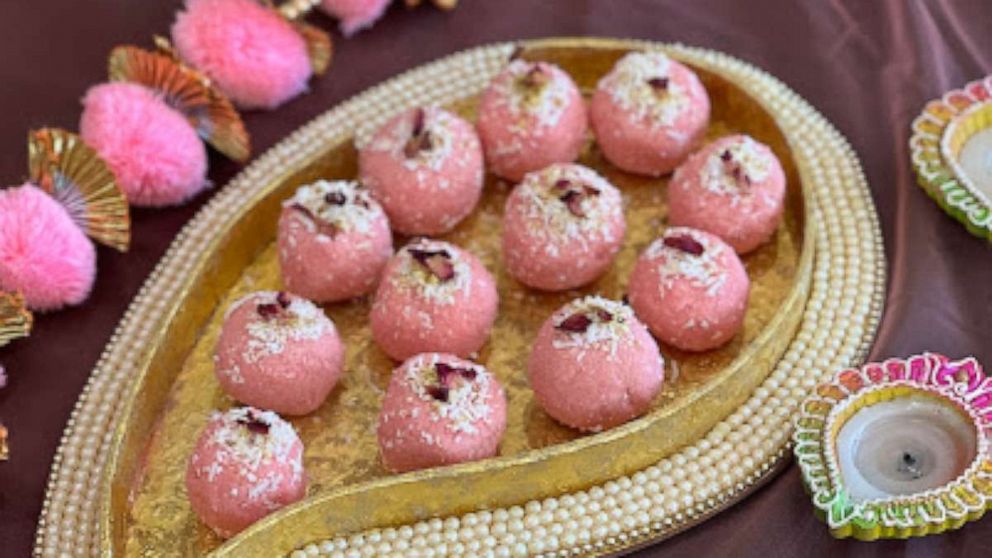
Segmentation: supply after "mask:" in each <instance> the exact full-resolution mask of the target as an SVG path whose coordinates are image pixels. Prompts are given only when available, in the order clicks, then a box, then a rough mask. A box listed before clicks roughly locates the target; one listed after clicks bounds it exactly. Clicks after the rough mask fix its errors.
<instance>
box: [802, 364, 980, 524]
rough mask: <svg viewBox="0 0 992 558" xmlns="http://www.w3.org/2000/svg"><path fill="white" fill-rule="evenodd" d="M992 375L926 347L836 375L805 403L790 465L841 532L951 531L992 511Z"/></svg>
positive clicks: (823, 514) (825, 516)
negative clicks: (922, 351)
mask: <svg viewBox="0 0 992 558" xmlns="http://www.w3.org/2000/svg"><path fill="white" fill-rule="evenodd" d="M990 436H992V378H987V377H986V376H985V374H984V372H983V371H982V367H981V366H980V365H979V364H978V362H977V361H976V360H975V359H974V358H966V359H964V360H959V361H953V362H952V361H950V360H949V359H948V358H947V357H945V356H942V355H938V354H933V353H925V354H922V355H917V356H913V357H910V358H908V359H905V360H903V359H891V360H887V361H885V362H882V363H872V364H867V365H865V366H863V367H862V368H860V369H848V370H843V371H841V372H839V373H837V374H836V375H835V376H834V377H833V378H832V380H830V381H829V382H828V383H825V384H821V385H820V386H818V387H817V389H816V391H815V392H814V394H812V395H811V396H810V397H808V398H807V399H806V400H805V401H804V402H803V404H802V407H801V410H800V414H799V417H798V418H797V420H796V429H795V432H794V433H793V441H794V443H795V445H794V450H793V451H794V452H795V455H796V461H797V462H798V463H799V467H800V469H801V471H802V475H803V482H804V484H805V485H806V488H807V490H808V491H809V493H810V495H811V497H812V500H813V504H814V506H815V507H816V511H817V515H819V516H820V517H821V518H822V519H823V520H824V521H826V523H827V525H828V526H829V528H830V532H831V533H832V534H833V535H834V536H835V537H838V538H844V537H854V538H856V539H860V540H876V539H883V538H894V539H905V538H909V537H919V536H924V535H930V534H935V533H941V532H943V531H947V530H950V529H957V528H958V527H961V526H962V525H964V524H965V523H967V522H968V521H973V520H976V519H978V518H980V517H981V516H982V515H983V514H984V513H985V510H986V509H988V508H989V507H992V458H990V455H989V440H990Z"/></svg>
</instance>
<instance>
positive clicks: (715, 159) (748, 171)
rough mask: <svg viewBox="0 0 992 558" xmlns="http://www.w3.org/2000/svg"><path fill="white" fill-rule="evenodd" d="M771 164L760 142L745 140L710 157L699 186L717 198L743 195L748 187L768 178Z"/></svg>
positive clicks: (715, 151)
mask: <svg viewBox="0 0 992 558" xmlns="http://www.w3.org/2000/svg"><path fill="white" fill-rule="evenodd" d="M771 164H772V162H771V161H770V160H769V158H768V154H767V153H765V152H764V151H762V150H761V148H760V147H759V144H758V142H756V141H754V140H753V139H751V138H750V137H749V136H743V137H742V138H740V139H739V140H738V141H735V142H734V143H733V144H731V145H729V146H727V147H725V148H723V149H719V150H714V151H713V153H710V155H709V157H707V158H706V162H705V163H704V164H703V167H702V168H701V169H700V171H699V183H700V184H702V185H703V187H704V188H706V189H707V190H709V191H711V192H714V193H717V194H724V195H735V196H737V195H741V194H744V193H746V192H747V186H749V185H751V184H754V183H757V182H762V181H763V180H765V179H766V178H768V173H769V172H770V169H771Z"/></svg>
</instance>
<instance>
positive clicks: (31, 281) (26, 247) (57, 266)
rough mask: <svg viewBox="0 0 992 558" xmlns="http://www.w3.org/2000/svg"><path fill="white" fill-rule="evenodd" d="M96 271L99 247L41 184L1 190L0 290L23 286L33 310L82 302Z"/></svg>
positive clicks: (23, 291)
mask: <svg viewBox="0 0 992 558" xmlns="http://www.w3.org/2000/svg"><path fill="white" fill-rule="evenodd" d="M95 276H96V249H95V248H94V247H93V243H92V242H90V241H89V239H88V238H86V235H85V234H83V231H82V230H81V229H80V228H79V226H77V225H76V223H75V222H73V220H72V218H71V217H70V216H69V213H68V212H67V211H66V210H65V208H64V207H62V206H61V205H60V204H59V203H58V202H57V201H55V200H54V199H53V198H52V197H51V196H49V195H48V194H46V193H45V192H44V191H42V190H41V189H39V188H37V187H35V186H33V185H31V184H25V185H23V186H19V187H16V188H7V189H4V190H0V290H4V291H20V292H21V294H23V295H24V300H25V302H26V303H27V305H28V307H29V308H31V309H32V310H57V309H59V308H61V307H63V306H67V305H74V304H79V303H80V302H82V301H83V300H85V299H86V297H87V296H89V294H90V289H91V288H92V287H93V279H94V277H95Z"/></svg>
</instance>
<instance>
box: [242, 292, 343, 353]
mask: <svg viewBox="0 0 992 558" xmlns="http://www.w3.org/2000/svg"><path fill="white" fill-rule="evenodd" d="M283 296H286V295H285V294H284V295H283ZM278 298H279V293H277V292H275V291H260V292H255V293H251V294H249V295H247V296H245V297H243V298H241V299H239V300H238V301H237V302H235V303H234V305H232V306H231V308H229V309H228V311H227V314H226V316H225V319H226V318H227V317H228V316H230V315H231V314H232V313H233V312H234V311H235V310H236V309H238V308H240V307H241V306H242V305H244V304H247V303H252V304H253V305H254V306H255V307H256V309H257V308H258V307H259V306H264V305H272V304H276V305H278V304H279V302H278ZM247 330H248V336H249V339H248V343H247V345H246V347H245V353H244V359H245V362H249V363H255V362H258V361H259V360H261V359H263V358H265V357H267V356H270V355H277V354H280V353H282V352H283V350H285V348H286V343H287V342H291V341H302V340H313V339H319V338H320V337H321V336H323V335H326V334H329V333H331V332H333V331H334V323H333V322H332V321H331V320H330V319H329V318H328V317H327V316H325V315H324V312H323V311H322V310H321V309H320V308H319V307H318V306H317V305H315V304H314V303H312V302H310V301H309V300H306V299H304V298H300V297H296V296H290V297H289V304H288V305H287V306H286V307H285V308H283V309H282V310H281V311H280V312H279V313H278V314H277V315H275V316H272V317H263V316H262V315H260V314H257V315H256V316H255V317H253V318H252V320H251V321H249V322H248V327H247Z"/></svg>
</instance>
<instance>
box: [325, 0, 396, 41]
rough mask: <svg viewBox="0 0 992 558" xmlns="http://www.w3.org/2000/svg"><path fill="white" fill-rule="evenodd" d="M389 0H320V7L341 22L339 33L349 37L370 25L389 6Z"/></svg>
mask: <svg viewBox="0 0 992 558" xmlns="http://www.w3.org/2000/svg"><path fill="white" fill-rule="evenodd" d="M389 1H390V0H321V3H320V7H321V8H322V9H323V10H324V11H325V12H327V14H328V15H330V16H331V17H334V18H337V19H338V20H340V22H341V34H343V35H344V36H345V37H350V36H352V35H354V34H355V33H357V32H359V31H361V30H362V29H366V28H368V27H372V24H373V23H375V22H376V21H377V20H378V19H379V18H380V17H382V14H383V12H385V11H386V8H387V7H388V6H389Z"/></svg>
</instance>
